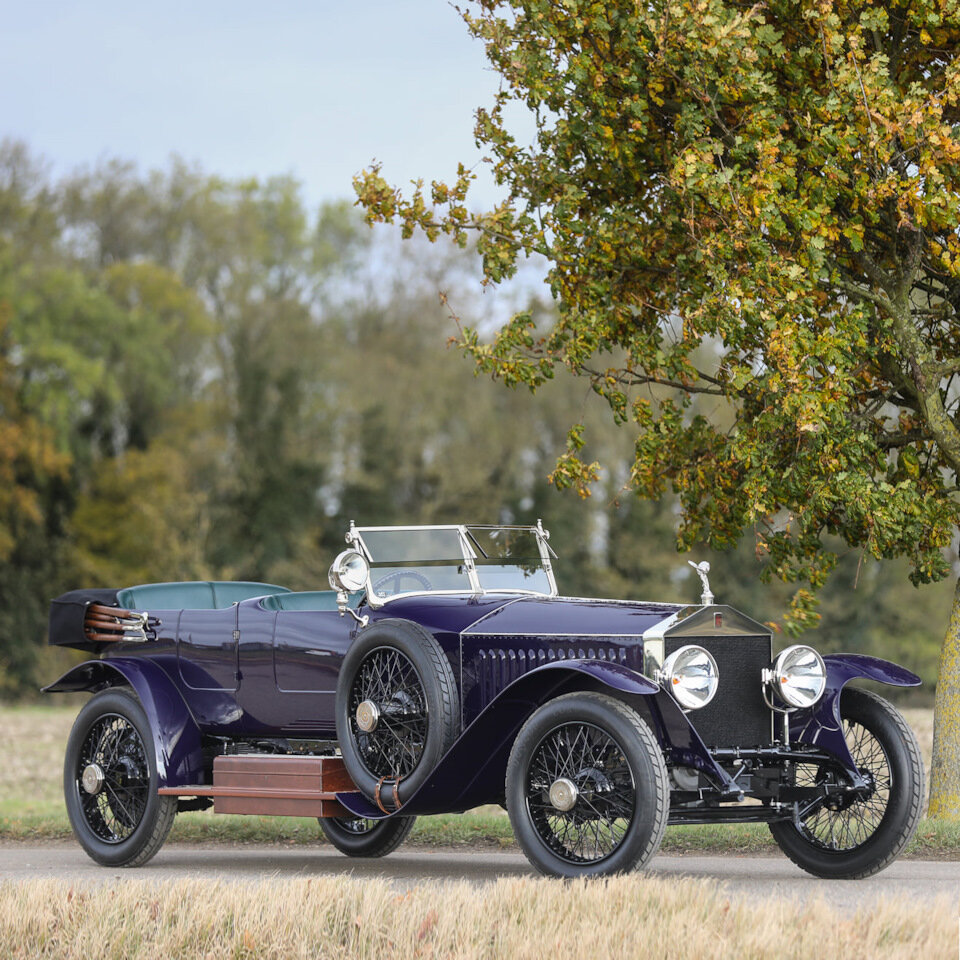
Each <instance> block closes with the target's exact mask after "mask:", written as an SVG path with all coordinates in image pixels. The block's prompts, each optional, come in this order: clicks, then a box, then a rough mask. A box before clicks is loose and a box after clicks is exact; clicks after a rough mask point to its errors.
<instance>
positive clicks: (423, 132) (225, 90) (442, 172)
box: [0, 0, 499, 206]
mask: <svg viewBox="0 0 960 960" xmlns="http://www.w3.org/2000/svg"><path fill="white" fill-rule="evenodd" d="M0 6H2V8H3V10H2V21H0V22H2V23H3V31H2V32H0V139H2V138H4V137H14V138H17V139H22V140H25V141H26V142H27V143H28V145H29V146H30V147H31V148H32V149H33V150H34V151H35V152H36V153H39V154H41V155H43V156H44V157H45V158H46V159H47V160H48V161H49V162H50V164H51V165H52V167H53V170H54V172H55V173H57V174H60V173H65V172H67V171H69V170H72V169H74V168H75V167H77V166H83V165H87V166H90V165H93V164H95V163H96V162H97V161H98V160H101V159H103V158H106V157H115V156H116V157H121V158H123V159H127V160H134V161H136V162H137V163H138V164H139V165H140V166H141V167H142V168H152V167H157V166H164V165H165V164H166V163H167V161H168V159H169V157H170V156H171V155H172V154H178V155H180V156H181V157H183V158H184V159H186V160H188V161H196V162H198V163H199V164H200V165H201V166H202V167H203V169H204V170H206V171H207V172H210V173H219V174H222V175H225V176H229V177H242V176H249V175H257V176H268V175H271V174H281V173H292V174H293V175H295V176H296V177H297V178H298V179H300V180H301V181H302V182H303V185H304V193H305V196H306V198H307V200H308V202H310V203H311V204H315V203H319V202H321V201H323V200H328V199H335V198H341V197H350V196H352V190H351V180H352V177H353V175H354V174H355V173H357V172H358V171H359V170H361V169H362V168H363V167H365V166H368V165H369V164H370V162H371V161H372V160H374V159H376V160H378V161H380V162H381V163H382V164H383V170H384V175H385V176H386V177H387V179H388V180H389V181H390V182H392V183H397V184H405V183H406V182H407V181H409V180H410V179H412V178H415V177H423V178H424V180H425V181H427V182H429V181H430V180H431V179H433V178H441V179H447V180H448V181H449V180H452V179H453V176H454V174H455V171H456V165H457V162H458V161H461V160H462V161H464V162H465V163H467V164H468V165H473V164H475V163H477V161H478V160H479V159H480V156H481V155H480V153H479V152H478V151H477V149H476V146H475V145H474V142H473V112H474V110H475V109H476V108H477V107H478V106H481V105H485V104H489V103H490V102H491V101H492V95H493V93H494V91H495V90H496V88H497V77H496V75H495V74H494V73H493V72H492V71H491V70H490V68H489V66H488V64H487V61H486V59H485V56H484V52H483V46H482V44H481V43H480V42H478V41H475V40H473V39H472V38H471V37H470V36H469V34H468V32H467V30H466V27H465V26H464V24H463V23H462V22H461V20H460V18H459V15H458V14H457V13H456V11H455V10H454V9H453V8H452V7H451V6H450V5H449V4H447V3H446V2H445V0H393V2H382V0H353V2H350V0H273V2H270V3H266V2H260V3H255V2H249V0H231V2H224V0H193V2H191V3H186V2H182V0H166V2H164V3H162V4H149V5H147V4H137V3H130V2H129V0H127V2H125V3H119V2H116V0H87V2H85V3H76V2H75V0H74V2H70V3H68V2H46V0H32V2H30V3H23V2H12V0H0ZM478 172H479V173H480V175H481V178H480V179H479V180H478V182H477V184H476V185H475V186H476V189H475V191H474V200H473V205H474V206H488V205H489V204H491V203H492V202H494V201H495V199H496V198H497V197H498V195H499V194H498V190H497V188H496V187H495V186H494V184H493V183H492V180H491V179H490V178H489V176H487V175H486V174H485V169H484V168H483V167H482V166H481V167H480V168H479V170H478Z"/></svg>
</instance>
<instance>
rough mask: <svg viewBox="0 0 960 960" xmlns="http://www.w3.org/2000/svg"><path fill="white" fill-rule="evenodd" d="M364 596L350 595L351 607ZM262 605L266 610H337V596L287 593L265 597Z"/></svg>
mask: <svg viewBox="0 0 960 960" xmlns="http://www.w3.org/2000/svg"><path fill="white" fill-rule="evenodd" d="M362 596H363V594H362V593H352V594H350V599H349V601H348V602H349V605H350V606H351V607H355V606H356V605H357V603H358V602H359V601H360V598H361V597H362ZM262 605H263V607H264V609H265V610H336V609H337V594H336V592H335V591H333V590H305V591H303V592H302V593H290V592H289V591H287V592H286V593H280V594H276V595H275V596H272V597H264V599H263V601H262Z"/></svg>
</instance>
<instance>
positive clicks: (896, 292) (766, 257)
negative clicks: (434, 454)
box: [356, 0, 960, 817]
mask: <svg viewBox="0 0 960 960" xmlns="http://www.w3.org/2000/svg"><path fill="white" fill-rule="evenodd" d="M464 16H465V20H466V23H467V25H468V27H469V29H470V30H471V32H472V33H473V34H474V35H475V36H476V37H478V38H480V39H481V40H482V41H483V42H484V43H485V44H486V50H487V55H488V57H489V59H490V61H491V63H492V64H493V66H494V68H495V69H496V70H497V71H498V72H499V73H500V75H501V77H502V84H501V92H500V93H499V95H498V96H497V98H496V100H495V102H494V104H493V105H492V107H491V108H489V109H481V110H479V111H478V113H477V126H476V136H477V140H478V142H479V143H480V144H481V145H482V146H483V147H485V148H487V149H488V150H489V152H490V153H489V155H490V159H491V161H492V164H493V173H494V176H495V178H496V180H497V182H498V183H500V184H501V185H502V186H503V187H504V188H505V190H506V193H507V198H506V200H505V201H504V202H503V203H502V204H501V205H500V206H498V207H497V208H495V209H494V210H492V211H490V212H489V213H486V214H483V215H476V216H475V215H471V214H468V212H467V209H466V197H467V193H468V188H469V183H470V180H471V175H470V174H469V173H468V172H466V171H465V170H464V169H463V168H461V170H460V171H459V173H458V176H457V178H456V180H455V181H454V182H453V183H452V184H443V183H434V184H433V185H432V186H431V188H430V191H429V193H426V192H425V191H424V189H423V187H422V186H417V187H416V189H415V190H414V193H413V195H412V196H410V197H409V198H403V197H401V196H400V194H399V193H398V191H396V190H394V189H393V188H392V187H390V186H389V184H387V183H386V181H385V180H384V179H383V178H382V177H381V175H380V173H379V171H378V170H377V169H376V168H373V169H371V170H369V171H367V172H366V173H365V174H363V175H362V176H361V177H359V178H358V179H357V182H356V188H357V192H358V194H359V197H360V201H361V202H362V203H363V204H364V205H365V207H366V210H367V215H368V219H369V220H371V221H393V220H400V221H401V222H402V223H403V226H404V231H405V232H406V233H410V232H412V231H413V230H415V229H417V228H420V229H422V230H424V231H425V232H426V234H427V235H428V236H429V237H431V238H433V237H437V236H439V235H440V234H447V235H450V236H452V237H454V238H455V239H456V240H457V241H459V242H461V243H463V242H466V238H467V236H468V232H470V231H475V233H476V235H477V237H478V239H477V245H478V249H479V250H480V251H481V252H482V254H483V257H484V273H485V276H486V278H487V280H489V281H493V282H500V281H502V280H503V279H505V278H507V277H509V276H510V275H511V274H512V273H513V272H514V271H515V270H516V266H517V262H518V258H519V257H521V255H524V254H531V253H536V254H540V255H542V256H543V257H545V258H546V259H547V261H548V263H549V274H548V277H547V282H548V284H549V286H550V290H551V293H552V294H553V297H554V298H555V301H556V304H557V316H556V321H555V322H554V323H553V324H552V325H550V326H549V328H547V329H545V330H544V329H542V328H538V327H537V326H536V324H535V323H534V321H533V318H532V317H531V316H530V315H529V314H526V313H522V312H521V313H519V314H517V315H516V316H514V318H513V319H512V320H511V321H510V322H509V323H508V324H507V325H506V326H505V327H503V329H502V330H501V331H500V333H499V334H498V335H497V337H496V338H495V339H494V340H493V342H492V343H487V342H484V341H483V340H482V339H481V338H480V337H479V336H478V335H477V333H476V332H475V331H471V330H467V331H465V332H464V335H463V339H462V342H463V344H464V346H465V347H466V348H467V349H468V350H469V351H470V352H471V353H472V354H473V355H474V356H475V357H476V359H477V361H478V362H479V364H480V366H481V368H482V369H483V370H486V371H488V372H490V373H492V374H493V375H494V376H495V377H499V378H501V379H503V380H504V381H505V382H507V383H509V384H525V385H528V386H530V387H531V388H536V387H538V386H540V384H542V383H543V382H544V381H545V380H547V379H549V378H551V377H552V376H553V375H554V370H555V369H556V368H557V367H561V366H562V367H566V368H568V369H569V370H571V371H572V372H573V373H574V374H576V375H578V376H582V377H585V378H588V379H589V381H590V383H591V385H592V386H593V388H594V389H595V390H596V392H597V393H599V394H600V395H601V396H603V397H604V398H605V399H606V400H607V401H608V403H609V405H610V407H611V409H612V411H613V416H614V418H615V420H616V421H617V422H621V423H626V422H632V424H633V428H634V430H635V433H636V455H635V459H634V462H633V465H632V468H631V473H630V485H631V486H632V487H633V489H635V490H636V491H637V493H639V494H641V495H642V496H646V497H658V496H660V495H661V494H662V493H663V492H664V490H665V489H666V488H667V487H672V488H673V490H674V491H676V494H677V496H678V497H679V502H680V505H681V508H682V518H681V522H680V527H679V543H680V546H681V547H682V548H689V547H691V546H692V545H694V544H696V543H700V542H703V541H706V542H707V543H709V544H710V545H711V546H714V547H718V548H724V547H729V546H732V545H733V544H735V543H737V542H738V540H739V539H740V537H741V536H742V535H743V534H744V532H745V531H747V532H749V533H751V534H752V536H753V538H754V540H755V545H756V551H757V552H758V554H760V555H761V557H762V559H763V564H764V573H765V575H767V576H770V575H776V576H778V577H780V578H782V579H784V580H787V581H791V582H801V583H802V582H805V583H806V584H807V586H808V587H811V588H813V589H814V590H815V589H817V588H820V587H822V586H823V584H824V582H825V581H826V579H827V577H828V575H829V573H830V572H831V570H832V569H833V568H834V566H835V565H836V563H837V559H838V552H837V549H836V546H835V544H836V542H837V541H835V540H832V539H830V538H832V537H837V538H839V539H840V540H841V541H844V542H845V543H846V544H848V545H849V546H850V547H852V548H854V549H856V550H858V551H861V552H862V553H863V554H864V555H867V556H871V557H876V558H893V557H904V558H905V559H906V560H907V562H908V563H909V566H910V576H911V579H912V580H913V581H914V583H923V582H927V581H931V580H937V579H941V578H943V577H945V576H947V575H948V573H949V572H950V570H949V565H948V563H947V561H946V559H945V556H944V551H945V549H946V548H947V547H948V546H949V545H950V542H951V539H952V538H953V537H954V536H955V534H956V530H957V524H958V520H960V512H958V501H957V495H956V494H957V482H958V474H960V420H958V410H957V403H958V399H960V393H958V391H957V390H956V389H955V386H954V384H955V378H956V376H957V375H958V374H960V314H958V310H960V233H958V224H960V113H958V97H960V11H958V7H957V5H956V3H955V2H953V0H923V2H912V0H911V2H906V0H893V2H889V3H883V4H879V3H877V4H875V3H871V2H863V0H859V2H843V0H801V2H797V0H768V2H765V3H757V4H754V5H752V6H750V5H748V4H743V3H737V2H729V0H682V2H672V0H671V2H660V0H653V2H649V3H644V4H639V5H638V4H636V3H633V2H629V3H628V2H625V0H620V2H615V0H612V2H606V3H598V2H595V0H566V2H564V3H562V4H558V3H555V2H553V0H524V2H521V0H503V2H501V0H481V2H479V3H477V4H473V5H471V7H470V8H469V10H468V11H467V12H466V13H465V15H464ZM514 100H515V101H520V102H522V103H524V104H525V105H526V106H527V107H528V108H529V109H530V110H531V111H533V113H534V116H535V118H536V135H535V138H534V140H533V142H532V143H524V142H520V141H518V140H517V139H516V138H515V137H514V136H513V135H511V132H510V130H509V129H508V126H507V123H506V121H505V117H507V116H508V111H507V110H506V109H505V108H506V107H507V105H508V104H509V102H510V101H514ZM697 398H699V399H700V400H701V401H703V400H704V399H705V400H707V401H708V402H707V403H704V402H699V403H695V400H696V399H697ZM583 442H584V441H583V431H582V428H581V427H580V426H576V427H575V428H574V429H573V430H572V431H571V433H570V436H569V441H568V450H567V452H566V453H565V454H563V455H562V456H561V458H560V460H559V463H558V465H557V469H556V471H555V473H554V479H555V481H556V482H557V483H558V484H559V485H560V486H568V485H569V486H574V487H576V488H577V489H579V490H580V491H581V492H583V493H586V492H588V490H589V487H590V484H591V483H592V482H593V481H594V480H595V479H596V478H597V476H598V471H597V465H596V463H593V462H588V458H585V457H584V456H583V455H582V454H583ZM813 608H814V598H813V595H812V593H811V591H810V589H807V588H805V587H801V588H800V589H798V590H797V591H796V592H795V594H794V597H793V601H792V610H791V614H790V617H789V620H788V625H789V626H791V627H792V628H793V629H799V628H800V627H801V626H802V625H803V624H804V623H805V622H808V621H809V620H810V619H811V617H812V616H814V609H813ZM936 697H937V700H936V721H935V734H934V761H933V778H932V781H933V782H932V788H931V803H930V809H931V812H932V813H933V814H935V815H941V816H951V817H960V587H958V592H957V597H956V601H955V604H954V612H953V615H952V617H951V619H950V625H949V627H948V630H947V633H946V637H945V640H944V642H943V645H942V653H941V658H940V667H939V682H938V686H937V694H936Z"/></svg>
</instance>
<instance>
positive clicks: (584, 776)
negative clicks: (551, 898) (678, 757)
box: [506, 693, 670, 877]
mask: <svg viewBox="0 0 960 960" xmlns="http://www.w3.org/2000/svg"><path fill="white" fill-rule="evenodd" d="M506 791H507V810H508V812H509V814H510V822H511V824H512V825H513V831H514V834H515V835H516V838H517V842H518V843H519V844H520V846H521V848H522V849H523V852H524V853H525V854H526V855H527V859H528V860H530V862H531V863H532V864H533V865H534V866H535V867H536V868H537V869H538V870H539V871H540V872H541V873H546V874H550V875H552V876H557V877H580V876H595V875H602V874H611V873H621V872H625V871H628V870H633V869H635V868H637V867H641V866H643V865H644V864H645V863H647V861H648V860H649V859H650V858H651V857H652V856H653V855H654V854H655V853H656V852H657V850H658V849H659V847H660V842H661V840H662V839H663V832H664V830H665V829H666V826H667V815H668V813H669V805H670V786H669V782H668V780H667V768H666V764H665V763H664V760H663V754H662V753H661V751H660V747H659V746H658V744H657V742H656V740H655V739H654V736H653V734H652V733H651V731H650V728H649V727H648V726H647V725H646V724H645V723H644V722H643V720H641V719H640V717H639V715H638V714H637V713H636V711H635V710H632V709H631V708H630V707H628V706H626V704H623V703H621V702H620V701H618V700H615V699H613V698H612V697H608V696H605V695H603V694H598V693H571V694H567V695H566V696H562V697H557V698H556V699H555V700H551V701H549V702H548V703H546V704H544V705H543V706H542V707H540V708H539V709H538V710H537V711H536V712H535V713H534V714H533V715H532V716H531V717H530V719H529V720H528V721H527V722H526V723H525V724H524V726H523V728H522V729H521V731H520V733H519V734H518V735H517V739H516V741H515V742H514V745H513V749H512V750H511V752H510V760H509V762H508V764H507V783H506Z"/></svg>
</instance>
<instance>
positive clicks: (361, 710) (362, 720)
mask: <svg viewBox="0 0 960 960" xmlns="http://www.w3.org/2000/svg"><path fill="white" fill-rule="evenodd" d="M379 722H380V708H379V707H378V706H377V705H376V704H375V703H374V702H373V701H372V700H364V701H363V703H361V704H360V705H359V706H358V707H357V726H358V727H359V728H360V729H361V730H362V731H363V732H364V733H373V731H374V730H376V729H377V724H378V723H379Z"/></svg>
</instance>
